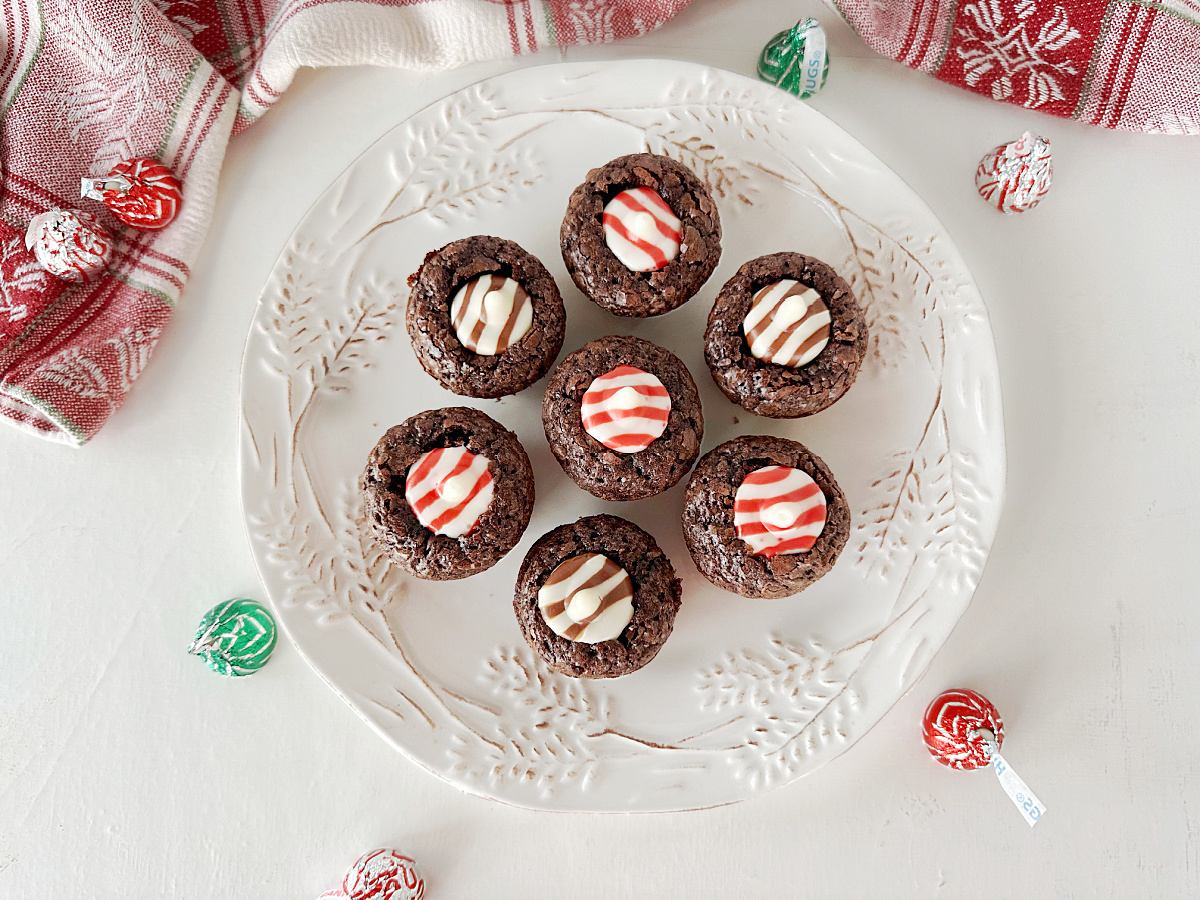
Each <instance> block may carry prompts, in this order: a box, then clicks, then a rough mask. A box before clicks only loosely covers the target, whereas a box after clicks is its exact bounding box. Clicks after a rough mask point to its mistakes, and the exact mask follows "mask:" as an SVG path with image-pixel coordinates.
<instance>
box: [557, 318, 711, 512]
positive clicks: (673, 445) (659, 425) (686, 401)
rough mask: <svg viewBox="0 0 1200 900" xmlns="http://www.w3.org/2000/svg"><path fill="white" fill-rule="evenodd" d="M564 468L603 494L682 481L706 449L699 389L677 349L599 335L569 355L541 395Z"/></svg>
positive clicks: (610, 496) (637, 493)
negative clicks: (677, 353) (676, 352)
mask: <svg viewBox="0 0 1200 900" xmlns="http://www.w3.org/2000/svg"><path fill="white" fill-rule="evenodd" d="M542 426H543V427H544V428H545V430H546V440H547V441H549V442H550V450H551V451H552V452H553V453H554V458H555V459H557V460H558V462H559V465H561V466H562V467H563V471H564V472H566V473H567V475H568V476H570V478H571V480H572V481H574V482H575V483H576V484H577V485H579V486H580V487H581V488H583V489H584V490H585V491H587V492H589V493H591V494H593V495H595V496H597V497H599V498H600V499H601V500H640V499H642V498H643V497H651V496H653V495H654V494H658V493H661V492H662V491H665V490H667V489H668V488H670V487H673V486H674V485H676V484H678V483H679V481H680V479H682V478H683V476H684V475H686V474H687V472H688V470H689V469H691V467H692V463H694V462H695V461H696V457H697V456H699V455H700V441H701V440H702V439H703V437H704V414H703V412H702V411H701V408H700V393H699V391H697V390H696V382H694V381H693V380H692V376H691V374H689V372H688V370H687V367H686V366H685V365H684V364H683V363H682V362H681V361H680V360H679V358H678V357H677V356H675V354H673V353H671V352H670V351H669V350H664V349H663V348H662V347H659V346H658V345H657V344H652V343H650V342H649V341H643V340H641V339H640V338H635V337H618V336H615V335H610V336H609V337H603V338H599V339H598V340H594V341H592V342H590V343H588V344H584V345H583V346H582V347H580V348H579V349H578V350H576V351H575V352H574V353H572V354H571V355H570V356H568V357H567V358H566V359H564V360H563V361H562V362H561V363H560V364H559V366H558V368H557V369H555V370H554V374H553V375H551V376H550V383H549V384H548V385H547V387H546V395H545V397H544V398H543V400H542Z"/></svg>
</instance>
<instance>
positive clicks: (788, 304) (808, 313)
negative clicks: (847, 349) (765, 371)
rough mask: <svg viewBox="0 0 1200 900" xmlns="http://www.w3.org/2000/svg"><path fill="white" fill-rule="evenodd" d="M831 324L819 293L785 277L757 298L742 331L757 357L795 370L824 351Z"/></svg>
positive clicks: (751, 306) (751, 351)
mask: <svg viewBox="0 0 1200 900" xmlns="http://www.w3.org/2000/svg"><path fill="white" fill-rule="evenodd" d="M830 322H831V319H830V317H829V308H828V307H827V306H826V305H825V301H824V300H822V299H821V295H820V294H818V293H817V292H816V291H814V290H813V289H812V288H810V287H809V286H808V285H806V284H801V283H800V282H798V281H793V280H792V279H790V278H784V279H782V280H780V281H777V282H775V283H774V284H771V285H767V286H766V287H765V288H763V289H762V290H760V291H759V292H758V293H757V294H755V295H754V299H753V301H752V302H751V304H750V312H748V313H746V318H745V319H744V320H743V322H742V329H743V330H744V331H745V332H746V342H747V343H748V344H749V345H750V353H751V354H753V355H754V357H755V358H757V359H761V360H765V361H766V362H771V363H775V364H776V365H780V366H788V367H789V368H793V369H796V368H799V367H800V366H803V365H807V364H808V363H810V362H812V361H813V360H814V359H816V358H817V356H818V355H819V354H820V353H821V351H822V350H824V349H825V345H826V344H828V343H829V336H830Z"/></svg>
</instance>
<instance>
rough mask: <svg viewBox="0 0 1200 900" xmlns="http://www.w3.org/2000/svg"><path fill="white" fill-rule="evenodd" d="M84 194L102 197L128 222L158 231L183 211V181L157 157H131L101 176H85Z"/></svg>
mask: <svg viewBox="0 0 1200 900" xmlns="http://www.w3.org/2000/svg"><path fill="white" fill-rule="evenodd" d="M79 196H80V197H88V198H90V199H92V200H99V201H100V202H101V203H103V204H104V205H105V206H107V207H108V208H109V210H110V211H111V212H112V214H113V215H114V216H116V217H117V218H118V219H120V220H121V221H122V222H124V223H125V224H126V225H132V226H133V227H134V228H141V229H144V230H146V231H155V230H157V229H159V228H166V227H167V226H168V225H170V224H171V223H172V222H173V221H175V217H176V216H177V215H179V205H180V204H181V203H182V202H183V185H182V184H181V183H180V181H179V179H178V178H176V177H175V173H174V172H172V171H171V170H170V169H168V168H167V167H166V166H164V165H163V164H162V163H160V162H159V161H158V160H157V159H142V158H137V159H127V160H124V161H123V162H119V163H117V164H116V165H115V166H113V169H112V171H111V172H109V173H108V174H107V175H104V176H102V177H100V178H84V179H82V183H81V185H80V191H79Z"/></svg>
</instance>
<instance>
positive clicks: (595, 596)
mask: <svg viewBox="0 0 1200 900" xmlns="http://www.w3.org/2000/svg"><path fill="white" fill-rule="evenodd" d="M603 599H604V594H603V593H601V592H600V591H598V590H597V589H596V588H584V589H583V590H580V591H576V592H575V596H574V597H572V598H571V600H570V602H569V603H568V604H567V615H568V616H570V617H571V618H572V619H574V620H575V621H576V622H582V621H583V620H584V619H586V618H587V617H588V616H590V615H591V614H592V613H594V612H595V611H596V610H598V609H599V608H600V601H601V600H603Z"/></svg>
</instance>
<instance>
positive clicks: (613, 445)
mask: <svg viewBox="0 0 1200 900" xmlns="http://www.w3.org/2000/svg"><path fill="white" fill-rule="evenodd" d="M580 413H581V415H582V416H583V430H584V431H586V432H587V433H588V434H590V435H591V436H592V437H594V438H595V439H596V440H598V441H599V442H600V443H602V444H603V445H604V446H605V447H607V448H608V449H609V450H616V451H617V452H618V453H639V452H641V451H642V450H645V449H646V448H647V447H649V446H650V444H651V443H653V442H654V441H655V440H656V439H657V438H658V437H659V436H661V435H662V433H663V432H664V431H665V430H666V428H667V417H668V416H669V415H670V414H671V396H670V394H668V393H667V389H666V388H665V387H663V383H662V382H661V381H659V380H658V379H657V378H655V377H654V376H653V375H651V374H650V373H649V372H643V371H642V370H641V369H636V368H634V367H633V366H617V367H616V368H615V369H613V370H612V371H611V372H608V373H607V374H605V375H601V376H600V377H599V378H597V379H596V380H595V381H593V382H592V384H591V386H590V387H589V388H588V389H587V392H586V393H584V395H583V406H582V408H581V410H580Z"/></svg>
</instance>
